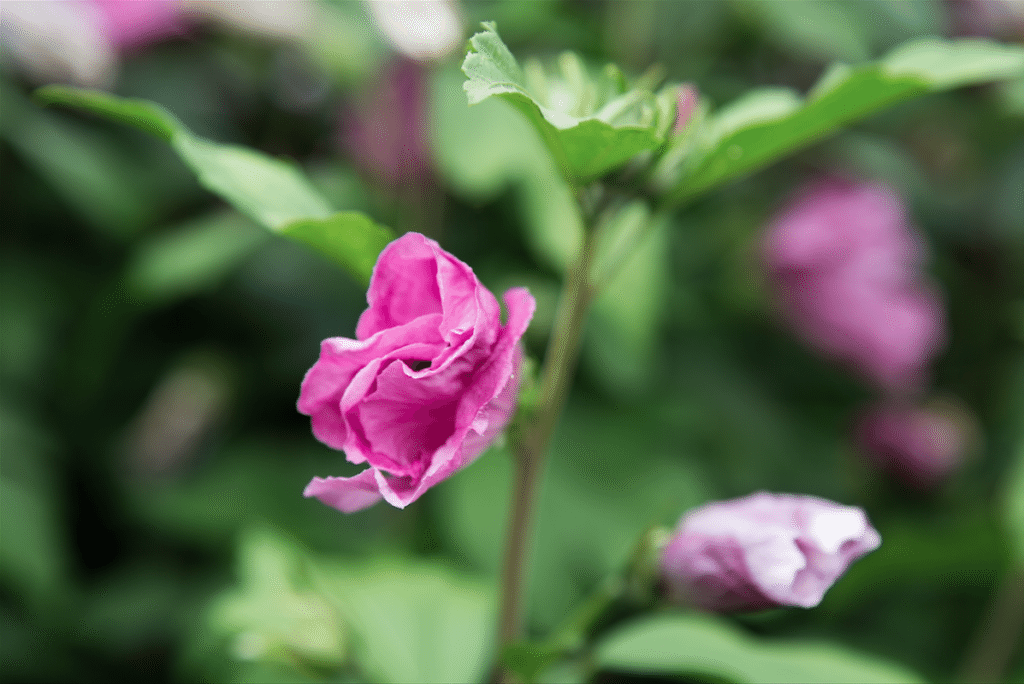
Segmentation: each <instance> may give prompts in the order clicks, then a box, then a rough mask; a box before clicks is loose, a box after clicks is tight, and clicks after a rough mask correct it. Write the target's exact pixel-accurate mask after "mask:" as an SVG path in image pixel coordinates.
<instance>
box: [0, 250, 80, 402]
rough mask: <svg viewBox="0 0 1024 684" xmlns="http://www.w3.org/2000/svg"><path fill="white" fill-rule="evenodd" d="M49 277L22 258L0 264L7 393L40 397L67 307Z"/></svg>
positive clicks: (1, 364)
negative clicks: (14, 390)
mask: <svg viewBox="0 0 1024 684" xmlns="http://www.w3.org/2000/svg"><path fill="white" fill-rule="evenodd" d="M11 256H12V257H14V255H13V254H12V255H11ZM48 275H49V274H47V273H46V272H45V270H44V269H42V268H40V267H39V265H38V264H36V263H32V262H31V261H29V260H26V259H24V258H21V259H19V258H17V257H14V258H9V259H4V260H3V261H2V262H0V340H3V343H2V344H0V383H3V385H4V389H5V390H7V391H10V390H11V389H12V387H13V386H16V387H18V389H19V390H21V391H28V392H31V393H35V392H38V391H39V390H40V389H41V385H42V381H43V380H44V378H46V377H47V376H48V375H49V371H51V370H52V367H51V365H50V364H49V363H48V362H49V360H50V358H51V354H52V353H53V348H54V346H56V345H57V344H58V335H57V330H58V329H59V324H60V322H61V321H62V320H63V317H64V313H65V311H64V309H65V307H66V302H65V300H64V299H63V298H62V297H61V296H60V295H61V293H60V291H59V289H58V288H57V287H55V283H54V281H53V279H52V278H50V277H48ZM12 380H13V381H14V382H13V385H12V384H11V381H12Z"/></svg>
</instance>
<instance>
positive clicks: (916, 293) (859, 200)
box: [764, 179, 945, 393]
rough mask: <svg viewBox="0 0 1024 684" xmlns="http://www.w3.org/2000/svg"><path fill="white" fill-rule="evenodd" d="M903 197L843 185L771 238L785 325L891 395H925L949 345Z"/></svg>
mask: <svg viewBox="0 0 1024 684" xmlns="http://www.w3.org/2000/svg"><path fill="white" fill-rule="evenodd" d="M923 251H924V250H923V247H922V245H921V241H920V238H919V236H918V235H917V233H916V232H915V230H914V228H913V227H912V226H911V225H910V223H909V221H908V219H907V215H906V209H905V208H904V206H903V203H902V201H901V200H900V198H899V196H898V195H897V194H896V193H895V192H894V191H893V190H892V189H890V188H888V187H885V186H883V185H879V184H864V185H855V184H851V183H847V182H844V181H840V180H836V179H828V180H823V181H818V182H816V183H813V184H811V185H809V186H808V187H806V188H804V189H803V190H802V191H801V192H800V193H799V194H798V195H797V197H796V199H795V200H794V201H792V202H790V204H789V205H788V206H787V207H786V208H785V209H784V210H783V211H782V213H781V214H780V215H779V216H778V217H777V218H776V219H775V220H774V221H773V222H772V224H771V226H770V227H769V228H768V231H767V234H766V236H765V241H764V253H765V258H766V260H767V263H768V270H769V277H770V279H771V281H772V283H773V285H774V286H775V290H776V294H777V301H778V304H779V307H780V309H781V311H782V314H783V316H784V317H785V318H786V319H787V320H788V321H789V322H790V324H791V325H792V326H793V327H794V328H795V330H796V331H797V333H798V334H799V335H800V336H801V337H803V338H804V340H806V341H807V342H808V343H809V344H811V345H812V346H814V347H815V348H817V349H818V350H819V351H821V352H822V353H824V354H826V355H828V356H832V357H834V358H836V359H838V360H840V361H842V362H844V363H846V364H849V365H850V366H852V367H854V368H856V369H857V370H859V371H860V372H861V373H863V374H864V375H865V376H866V377H867V378H868V379H870V380H871V381H873V382H874V383H875V384H877V385H878V386H880V387H881V388H883V389H885V390H888V391H890V392H896V393H905V392H910V391H913V390H916V389H918V388H919V387H920V386H921V385H922V384H923V382H924V381H925V379H926V376H927V366H928V364H929V362H930V361H931V359H932V357H933V356H934V355H935V354H936V353H937V352H938V351H939V349H940V348H941V346H942V344H943V341H944V338H945V331H944V316H943V310H942V303H941V301H940V299H939V295H938V292H937V290H936V288H935V287H934V286H933V285H931V284H930V283H929V282H928V281H927V279H926V278H925V277H924V276H923V275H922V274H921V273H920V271H919V267H920V264H921V261H922V257H923Z"/></svg>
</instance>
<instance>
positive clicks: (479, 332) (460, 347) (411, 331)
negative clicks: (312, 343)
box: [298, 233, 536, 513]
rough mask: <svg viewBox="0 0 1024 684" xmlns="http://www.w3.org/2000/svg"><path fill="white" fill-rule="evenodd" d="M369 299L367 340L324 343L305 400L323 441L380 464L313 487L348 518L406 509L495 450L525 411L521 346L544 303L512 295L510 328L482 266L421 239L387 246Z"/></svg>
mask: <svg viewBox="0 0 1024 684" xmlns="http://www.w3.org/2000/svg"><path fill="white" fill-rule="evenodd" d="M366 298H367V301H368V303H369V305H370V306H369V308H368V309H367V310H366V311H364V312H363V314H362V316H360V318H359V324H358V325H357V326H356V339H354V340H351V339H348V338H345V337H332V338H329V339H326V340H324V341H323V344H322V345H321V347H320V359H319V360H318V361H317V362H316V363H315V364H314V365H313V367H312V368H311V369H310V370H309V372H308V373H306V377H305V379H304V380H303V381H302V392H301V394H300V396H299V403H298V408H299V411H300V412H301V413H304V414H306V415H308V416H310V417H311V419H312V425H313V434H314V435H315V436H316V438H317V439H319V440H320V441H321V442H323V443H324V444H327V445H328V446H331V447H333V448H335V449H342V450H344V451H345V456H346V457H347V459H348V460H349V461H351V462H352V463H366V464H368V465H369V467H368V468H367V469H366V470H364V471H363V472H361V473H360V474H358V475H356V476H354V477H327V478H319V477H314V478H313V480H312V482H310V483H309V485H308V486H307V487H306V491H305V493H304V494H305V496H315V497H316V498H318V499H320V500H321V501H322V502H324V503H325V504H327V505H328V506H333V507H335V508H337V509H339V510H341V511H343V512H345V513H351V512H352V511H358V510H360V509H363V508H366V507H367V506H370V505H372V504H374V503H376V502H377V501H379V500H380V499H381V497H383V498H384V499H385V500H386V501H387V502H388V503H390V504H391V505H393V506H397V507H398V508H404V507H405V506H407V505H409V504H410V503H412V502H413V501H415V500H416V499H418V498H419V497H420V496H421V495H422V494H423V492H425V491H426V490H427V489H429V488H430V487H432V486H433V485H435V484H437V483H438V482H440V481H441V480H444V479H445V478H447V477H448V476H450V475H451V474H452V473H454V472H455V471H457V470H459V469H460V468H464V467H466V466H467V465H469V464H470V463H472V462H473V461H474V460H475V459H476V457H477V456H479V455H480V453H481V452H483V450H484V449H485V448H486V447H487V445H488V444H489V443H490V442H491V441H492V440H493V439H494V438H495V437H496V436H497V435H498V433H499V432H500V431H501V430H502V429H503V428H504V427H505V425H506V424H507V423H508V421H509V419H510V418H511V416H512V412H513V410H514V408H515V401H516V393H517V391H518V387H519V378H518V371H519V366H520V362H521V359H522V349H521V347H520V345H519V339H520V338H521V337H522V335H523V332H524V331H525V330H526V327H527V325H528V324H529V322H530V319H531V318H532V316H533V311H534V308H535V306H536V304H535V302H534V299H533V297H532V296H531V295H530V293H529V292H527V291H526V290H525V289H524V288H513V289H511V290H508V291H507V292H505V295H504V301H505V306H506V308H507V309H508V322H507V323H506V324H505V325H504V326H503V325H501V320H500V311H499V307H498V302H497V300H496V299H495V298H494V295H492V294H491V293H490V292H489V291H488V290H487V289H486V288H485V287H484V286H483V285H482V284H481V283H480V281H479V280H477V278H476V276H475V275H474V274H473V271H472V269H470V268H469V266H467V265H466V264H464V263H462V262H461V261H459V260H458V259H456V258H455V257H454V256H452V255H451V254H449V253H448V252H446V251H444V250H443V249H441V247H440V246H439V245H438V244H437V243H436V242H434V241H433V240H430V239H428V238H426V237H424V236H422V235H420V234H418V233H407V234H405V235H403V236H402V237H400V238H398V239H397V240H395V241H394V242H392V243H391V244H390V245H388V246H387V247H385V248H384V251H383V252H381V254H380V257H378V259H377V265H376V266H375V267H374V269H373V277H372V278H371V280H370V290H369V292H368V293H367V297H366Z"/></svg>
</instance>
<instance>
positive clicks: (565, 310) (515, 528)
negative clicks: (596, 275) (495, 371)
mask: <svg viewBox="0 0 1024 684" xmlns="http://www.w3.org/2000/svg"><path fill="white" fill-rule="evenodd" d="M588 213H589V212H588ZM596 213H598V212H594V213H592V214H590V216H589V218H593V217H594V216H595V214H596ZM588 224H589V225H588V228H590V227H592V226H593V221H589V222H588ZM593 234H594V231H593V230H590V229H588V230H587V234H586V239H585V242H584V245H583V247H582V249H581V250H580V253H579V254H578V255H577V257H576V260H575V261H574V263H573V264H572V266H571V268H570V269H569V273H568V274H567V276H566V281H565V285H564V287H563V289H562V295H561V299H560V301H559V303H558V311H557V313H556V315H555V323H554V327H553V329H552V332H551V340H550V342H549V346H548V351H547V354H546V356H545V359H544V367H543V369H542V371H541V380H540V399H539V402H538V407H537V411H536V413H535V414H534V416H535V418H534V422H533V423H532V424H530V425H529V426H528V427H527V428H526V430H525V431H524V433H523V435H522V437H521V439H519V440H517V441H516V442H515V443H514V444H513V445H512V448H513V451H514V454H515V457H516V459H515V461H516V472H515V480H514V482H513V487H512V507H511V512H510V516H509V526H508V538H507V540H506V547H505V564H504V567H503V570H502V593H501V609H500V614H499V623H498V637H499V647H504V646H506V645H508V644H510V643H512V642H515V641H518V640H519V639H521V638H522V635H523V614H524V611H523V606H524V603H525V600H524V599H525V591H524V588H525V573H526V567H527V560H528V553H527V550H528V549H527V547H528V543H527V542H528V540H529V538H530V532H531V528H532V518H533V510H534V508H535V504H536V499H537V491H538V484H539V480H540V475H541V473H542V471H543V469H544V457H545V454H546V452H547V446H548V443H549V442H550V441H551V435H552V434H553V433H554V430H555V426H556V424H557V423H558V418H559V417H560V416H561V413H562V409H563V407H564V406H565V401H566V398H567V397H568V395H569V387H570V385H571V382H572V376H573V371H574V370H575V368H576V360H577V358H578V356H579V350H580V343H581V341H582V338H583V327H584V324H585V322H586V316H587V310H588V308H589V306H590V303H591V301H593V297H594V290H593V287H592V285H591V282H590V269H591V265H592V261H593V257H594V240H593Z"/></svg>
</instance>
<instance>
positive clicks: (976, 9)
mask: <svg viewBox="0 0 1024 684" xmlns="http://www.w3.org/2000/svg"><path fill="white" fill-rule="evenodd" d="M947 6H948V7H949V15H950V20H951V23H952V25H953V26H952V28H953V33H955V34H959V35H968V36H990V37H992V38H1003V39H1007V40H1013V39H1018V40H1019V39H1022V38H1024V0H948V1H947Z"/></svg>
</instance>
